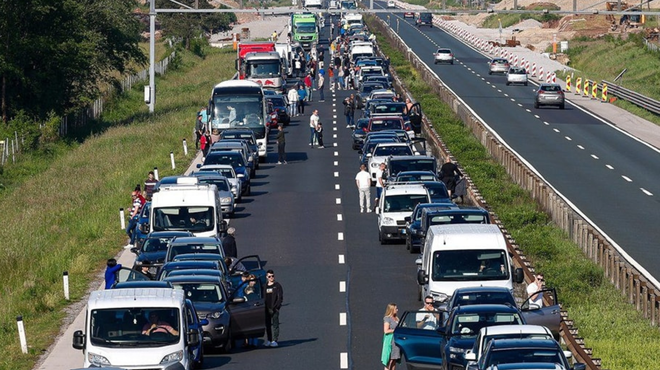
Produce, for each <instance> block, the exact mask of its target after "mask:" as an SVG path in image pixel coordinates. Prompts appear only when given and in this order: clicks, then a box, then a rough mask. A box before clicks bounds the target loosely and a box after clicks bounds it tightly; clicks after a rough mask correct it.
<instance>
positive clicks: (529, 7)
mask: <svg viewBox="0 0 660 370" xmlns="http://www.w3.org/2000/svg"><path fill="white" fill-rule="evenodd" d="M525 9H527V10H536V9H548V10H561V8H560V7H559V6H558V5H557V4H554V3H532V4H529V5H527V6H526V7H525Z"/></svg>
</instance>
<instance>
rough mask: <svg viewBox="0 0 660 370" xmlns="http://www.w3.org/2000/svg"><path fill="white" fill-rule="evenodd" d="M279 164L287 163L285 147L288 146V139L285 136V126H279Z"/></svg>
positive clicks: (277, 138) (277, 137)
mask: <svg viewBox="0 0 660 370" xmlns="http://www.w3.org/2000/svg"><path fill="white" fill-rule="evenodd" d="M276 140H277V164H286V153H285V152H284V147H285V146H286V139H285V138H284V127H282V126H280V125H278V126H277V136H276Z"/></svg>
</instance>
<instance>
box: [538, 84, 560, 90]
mask: <svg viewBox="0 0 660 370" xmlns="http://www.w3.org/2000/svg"><path fill="white" fill-rule="evenodd" d="M541 90H543V91H561V87H560V86H559V85H546V86H541Z"/></svg>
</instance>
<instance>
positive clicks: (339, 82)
mask: <svg viewBox="0 0 660 370" xmlns="http://www.w3.org/2000/svg"><path fill="white" fill-rule="evenodd" d="M337 69H338V73H337V90H341V88H342V86H344V68H342V67H341V66H339V67H337Z"/></svg>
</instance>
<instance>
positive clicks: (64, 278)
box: [62, 271, 69, 301]
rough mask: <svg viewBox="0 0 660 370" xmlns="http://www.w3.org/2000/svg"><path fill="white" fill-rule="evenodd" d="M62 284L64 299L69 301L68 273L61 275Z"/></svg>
mask: <svg viewBox="0 0 660 370" xmlns="http://www.w3.org/2000/svg"><path fill="white" fill-rule="evenodd" d="M62 284H64V299H66V300H67V301H68V300H69V271H64V272H63V273H62Z"/></svg>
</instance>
